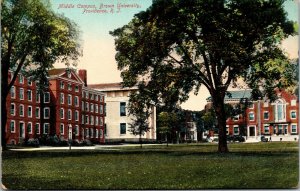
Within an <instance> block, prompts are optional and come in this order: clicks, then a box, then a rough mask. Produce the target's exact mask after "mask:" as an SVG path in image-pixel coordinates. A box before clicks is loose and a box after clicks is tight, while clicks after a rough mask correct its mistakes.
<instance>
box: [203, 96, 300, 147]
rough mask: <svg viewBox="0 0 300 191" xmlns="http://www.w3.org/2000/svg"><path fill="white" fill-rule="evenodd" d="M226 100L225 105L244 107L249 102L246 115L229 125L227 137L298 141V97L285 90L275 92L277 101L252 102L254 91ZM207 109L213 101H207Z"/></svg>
mask: <svg viewBox="0 0 300 191" xmlns="http://www.w3.org/2000/svg"><path fill="white" fill-rule="evenodd" d="M230 93H231V96H230V97H229V96H226V97H225V100H224V101H225V103H228V104H232V105H235V104H239V103H241V100H242V104H243V103H244V102H246V101H248V102H249V103H248V107H247V109H246V110H245V112H244V114H240V115H237V116H234V117H232V118H229V119H227V121H226V128H227V129H226V132H227V135H240V134H241V135H243V136H245V138H246V140H247V141H260V136H261V135H264V136H265V137H267V138H268V139H270V138H271V140H272V141H295V140H298V137H299V127H298V107H299V101H298V99H297V96H296V95H293V94H290V93H288V92H286V91H284V90H276V94H277V100H275V101H274V102H270V100H269V99H262V100H255V101H251V100H250V98H251V90H243V91H231V92H230ZM207 102H208V103H207V105H206V109H207V108H210V107H211V105H212V103H211V98H208V99H207Z"/></svg>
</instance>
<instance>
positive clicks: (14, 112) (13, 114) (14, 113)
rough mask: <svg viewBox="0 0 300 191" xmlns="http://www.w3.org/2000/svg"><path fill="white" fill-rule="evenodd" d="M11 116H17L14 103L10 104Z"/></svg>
mask: <svg viewBox="0 0 300 191" xmlns="http://www.w3.org/2000/svg"><path fill="white" fill-rule="evenodd" d="M10 115H12V116H15V115H16V105H15V104H14V103H11V104H10Z"/></svg>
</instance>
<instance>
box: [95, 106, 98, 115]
mask: <svg viewBox="0 0 300 191" xmlns="http://www.w3.org/2000/svg"><path fill="white" fill-rule="evenodd" d="M98 111H99V106H98V104H95V113H98Z"/></svg>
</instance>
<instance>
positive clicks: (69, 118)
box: [68, 109, 72, 120]
mask: <svg viewBox="0 0 300 191" xmlns="http://www.w3.org/2000/svg"><path fill="white" fill-rule="evenodd" d="M68 120H72V110H71V109H68Z"/></svg>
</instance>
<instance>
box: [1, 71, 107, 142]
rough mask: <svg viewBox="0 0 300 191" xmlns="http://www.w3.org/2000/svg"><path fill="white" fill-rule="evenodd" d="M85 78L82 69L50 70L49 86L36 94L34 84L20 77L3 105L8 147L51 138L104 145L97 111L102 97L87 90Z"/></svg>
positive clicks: (101, 116)
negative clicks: (29, 140) (6, 113)
mask: <svg viewBox="0 0 300 191" xmlns="http://www.w3.org/2000/svg"><path fill="white" fill-rule="evenodd" d="M10 76H11V75H10ZM86 79H87V76H86V71H85V70H79V72H78V73H77V72H76V71H74V70H71V69H65V68H62V69H53V70H50V71H49V78H48V80H49V87H48V88H46V89H45V90H43V92H42V93H39V91H38V89H37V85H36V83H35V82H32V81H30V78H26V77H24V76H23V75H19V76H18V77H17V79H16V82H15V83H14V86H13V87H12V89H11V92H10V95H9V96H8V100H7V105H6V107H7V110H8V120H7V125H6V135H7V137H6V138H7V144H18V143H22V142H24V141H26V140H28V139H35V138H41V137H43V136H54V135H56V136H57V137H59V138H60V139H61V140H68V139H72V140H73V141H76V142H82V141H83V140H85V139H89V140H91V141H93V142H99V143H104V142H105V140H104V133H103V131H104V113H103V112H102V113H101V111H100V109H99V108H103V107H104V94H103V93H101V92H99V91H96V90H93V89H90V88H88V87H87V86H86ZM85 106H88V109H87V108H86V107H85ZM101 122H102V123H101Z"/></svg>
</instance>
